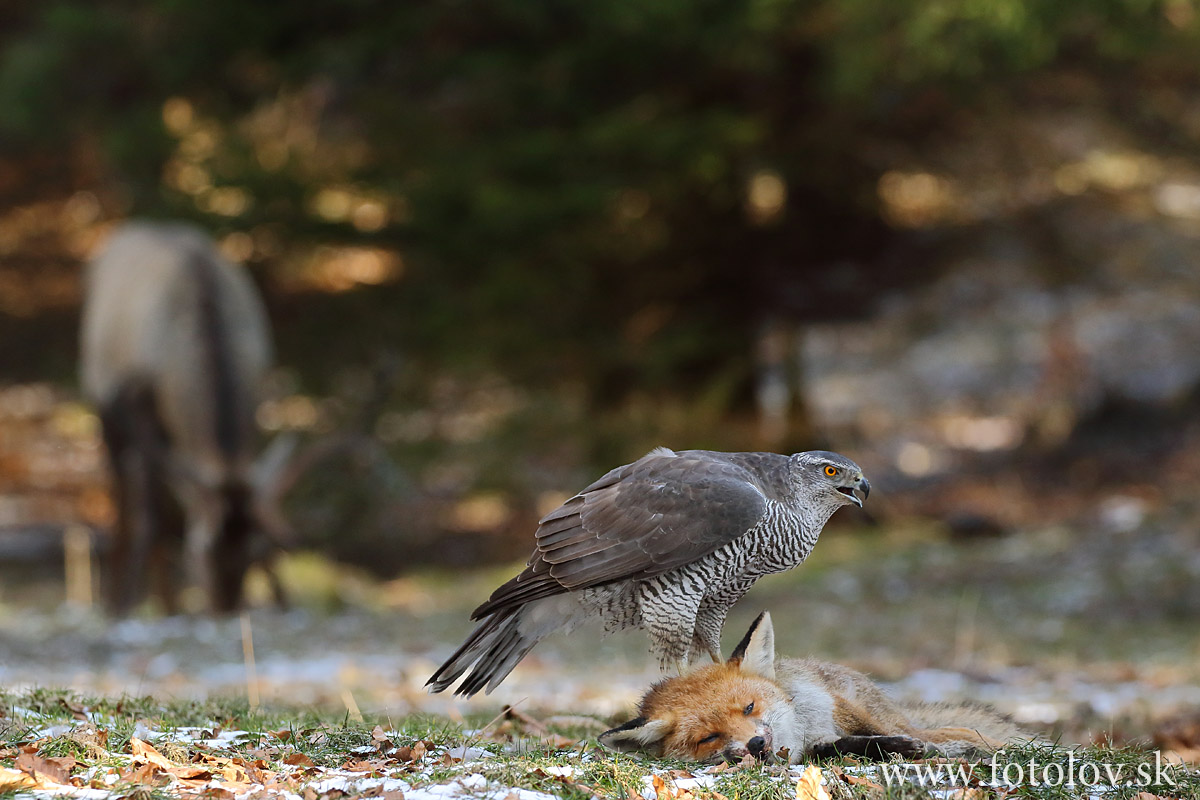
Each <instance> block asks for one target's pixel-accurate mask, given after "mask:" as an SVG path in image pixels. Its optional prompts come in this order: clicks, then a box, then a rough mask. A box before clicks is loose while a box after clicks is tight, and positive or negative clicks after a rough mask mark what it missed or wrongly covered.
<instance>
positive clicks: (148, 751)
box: [129, 736, 175, 769]
mask: <svg viewBox="0 0 1200 800" xmlns="http://www.w3.org/2000/svg"><path fill="white" fill-rule="evenodd" d="M129 752H130V753H132V754H133V761H134V763H135V764H137V763H142V764H153V765H154V766H156V767H162V768H163V769H170V768H171V767H173V766H175V765H174V764H172V763H171V762H170V761H169V760H168V759H167V757H166V756H164V755H163V754H162V753H160V752H158V750H156V749H155V748H154V745H152V744H150V743H149V742H144V741H142V740H141V739H139V738H137V737H136V736H134V737H133V738H131V739H130V740H129Z"/></svg>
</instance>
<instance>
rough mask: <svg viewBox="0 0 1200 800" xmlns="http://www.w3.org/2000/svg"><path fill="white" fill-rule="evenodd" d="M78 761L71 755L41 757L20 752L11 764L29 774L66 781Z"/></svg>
mask: <svg viewBox="0 0 1200 800" xmlns="http://www.w3.org/2000/svg"><path fill="white" fill-rule="evenodd" d="M77 763H79V762H77V761H76V760H75V759H74V757H72V756H59V757H57V758H42V757H41V756H39V755H37V754H35V753H21V755H19V756H17V760H16V761H14V762H13V766H14V767H16V768H17V769H19V770H21V771H22V772H26V773H29V774H30V775H35V776H40V777H42V778H45V779H47V780H50V781H53V782H54V783H66V782H67V780H68V779H69V778H70V776H71V770H73V769H75V765H76V764H77Z"/></svg>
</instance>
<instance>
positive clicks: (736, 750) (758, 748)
mask: <svg viewBox="0 0 1200 800" xmlns="http://www.w3.org/2000/svg"><path fill="white" fill-rule="evenodd" d="M774 743H775V735H774V732H773V731H772V730H771V726H770V725H768V724H767V723H765V722H764V723H762V724H761V725H760V726H759V727H758V730H757V731H755V735H754V736H752V737H750V739H748V740H747V741H745V742H730V743H729V744H727V745H726V746H725V749H724V750H722V751H721V753H720V759H723V760H725V761H731V762H735V763H736V762H738V761H741V760H742V759H743V758H745V757H746V756H750V757H752V758H754V759H757V760H759V761H763V762H766V763H771V762H772V761H773V760H774V756H775V748H774V747H773V745H774Z"/></svg>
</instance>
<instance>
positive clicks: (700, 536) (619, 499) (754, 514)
mask: <svg viewBox="0 0 1200 800" xmlns="http://www.w3.org/2000/svg"><path fill="white" fill-rule="evenodd" d="M765 513H766V498H765V497H764V495H763V492H762V490H761V488H760V487H759V486H758V484H757V481H756V479H755V477H754V475H752V474H751V473H750V472H748V471H747V470H746V469H745V468H744V467H742V466H741V465H739V464H736V463H732V462H730V461H729V460H727V459H724V458H721V457H720V456H719V455H718V454H713V453H708V452H705V451H685V452H682V453H672V452H670V451H665V452H664V451H654V452H652V453H650V454H649V455H647V456H645V457H643V458H641V459H639V460H637V461H635V462H634V463H632V464H628V465H626V466H623V467H618V468H617V469H614V470H612V471H611V472H609V473H608V474H607V475H605V476H604V477H602V478H600V479H599V480H597V481H596V482H595V483H593V484H592V485H590V486H588V487H587V488H586V489H584V490H583V491H581V492H580V493H579V494H577V495H575V496H574V497H572V498H571V499H570V500H568V501H567V502H566V503H564V504H563V505H562V506H560V507H559V508H557V509H555V510H554V511H552V512H550V513H549V514H547V515H546V516H545V517H544V518H543V519H542V521H541V524H540V526H539V528H538V531H537V550H536V551H535V552H534V554H533V556H532V557H531V558H530V559H529V563H528V566H527V568H526V569H525V571H524V572H522V573H521V574H520V575H518V576H517V577H516V578H514V579H512V580H511V581H509V582H508V583H506V584H504V585H503V586H501V587H500V588H499V589H497V590H496V591H495V592H494V593H493V594H492V596H491V598H489V599H488V601H487V602H486V603H484V604H483V605H481V606H480V607H479V608H478V609H476V611H475V613H474V614H473V615H472V616H473V617H475V618H478V617H481V616H483V615H486V614H489V613H492V612H493V611H495V610H497V609H499V608H502V607H506V606H513V605H516V604H519V603H524V602H527V601H529V600H532V599H535V598H537V597H545V596H548V595H553V594H559V593H562V592H568V591H574V590H577V589H584V588H588V587H591V586H600V585H602V584H606V583H611V582H613V581H617V580H626V579H640V578H648V577H651V576H654V575H657V574H659V573H662V572H667V571H669V570H672V569H677V568H679V567H682V566H684V565H686V564H689V563H691V562H692V561H695V560H696V559H699V558H702V557H704V556H706V555H708V554H709V553H711V552H713V551H714V550H717V549H718V548H720V547H722V546H724V545H726V544H728V543H729V542H732V541H734V540H735V539H737V538H738V537H740V536H742V535H744V534H745V533H747V532H748V531H750V530H751V529H753V528H754V527H755V526H757V525H758V524H759V523H760V522H761V521H762V518H763V515H764V514H765Z"/></svg>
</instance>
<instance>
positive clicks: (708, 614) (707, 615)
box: [688, 603, 729, 664]
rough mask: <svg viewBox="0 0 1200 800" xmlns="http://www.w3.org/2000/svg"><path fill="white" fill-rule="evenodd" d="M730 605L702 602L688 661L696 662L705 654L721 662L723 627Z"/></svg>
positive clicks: (697, 615) (716, 661)
mask: <svg viewBox="0 0 1200 800" xmlns="http://www.w3.org/2000/svg"><path fill="white" fill-rule="evenodd" d="M727 613H729V606H727V605H725V604H723V603H722V604H720V605H709V604H708V603H701V604H700V610H699V613H697V614H696V629H695V631H694V632H693V633H692V645H691V648H690V649H689V651H688V662H689V663H692V664H695V663H696V662H698V661H700V659H702V658H703V657H704V656H708V657H709V658H711V659H712V660H713V662H715V663H717V664H720V663H721V628H723V627H724V626H725V615H726V614H727Z"/></svg>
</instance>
